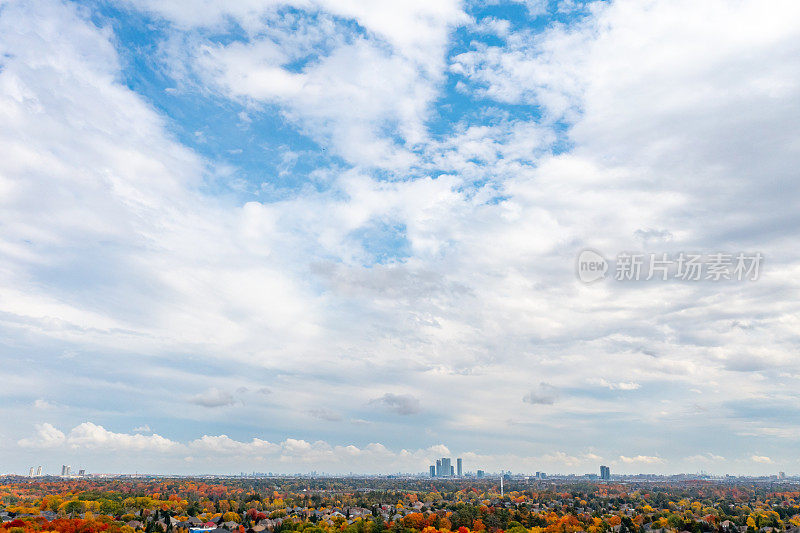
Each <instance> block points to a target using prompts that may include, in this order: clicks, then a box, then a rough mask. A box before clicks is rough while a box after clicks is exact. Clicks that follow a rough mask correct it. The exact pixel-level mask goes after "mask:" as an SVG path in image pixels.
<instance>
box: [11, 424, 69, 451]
mask: <svg viewBox="0 0 800 533" xmlns="http://www.w3.org/2000/svg"><path fill="white" fill-rule="evenodd" d="M66 439H67V438H66V435H64V433H63V432H62V431H61V430H59V429H56V428H55V427H54V426H53V425H52V424H48V423H47V422H45V423H43V424H36V435H34V436H33V437H27V438H24V439H20V440H19V442H18V444H19V445H20V446H22V447H24V448H53V447H56V446H60V445H62V444H64V442H66Z"/></svg>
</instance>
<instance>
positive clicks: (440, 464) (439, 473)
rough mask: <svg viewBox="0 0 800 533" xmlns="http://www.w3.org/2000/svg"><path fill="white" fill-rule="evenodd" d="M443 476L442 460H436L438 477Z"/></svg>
mask: <svg viewBox="0 0 800 533" xmlns="http://www.w3.org/2000/svg"><path fill="white" fill-rule="evenodd" d="M441 475H442V460H441V459H436V477H439V476H441Z"/></svg>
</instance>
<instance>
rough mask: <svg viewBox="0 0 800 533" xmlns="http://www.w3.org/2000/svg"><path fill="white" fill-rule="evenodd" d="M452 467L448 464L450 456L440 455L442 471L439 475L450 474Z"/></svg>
mask: <svg viewBox="0 0 800 533" xmlns="http://www.w3.org/2000/svg"><path fill="white" fill-rule="evenodd" d="M452 470H453V467H452V466H450V458H449V457H442V471H441V473H440V474H439V475H441V476H452V475H453V474H452V473H451V472H452Z"/></svg>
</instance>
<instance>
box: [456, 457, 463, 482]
mask: <svg viewBox="0 0 800 533" xmlns="http://www.w3.org/2000/svg"><path fill="white" fill-rule="evenodd" d="M463 466H464V465H463V464H462V463H461V457H459V458H458V459H456V470H457V471H458V477H461V476H463V475H464V468H463Z"/></svg>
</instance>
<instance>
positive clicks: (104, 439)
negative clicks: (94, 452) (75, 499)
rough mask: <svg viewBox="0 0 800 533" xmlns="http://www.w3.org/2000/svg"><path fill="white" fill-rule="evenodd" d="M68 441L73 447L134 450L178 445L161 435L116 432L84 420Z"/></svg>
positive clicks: (164, 449)
mask: <svg viewBox="0 0 800 533" xmlns="http://www.w3.org/2000/svg"><path fill="white" fill-rule="evenodd" d="M66 442H67V444H68V445H69V446H71V447H72V448H89V449H92V448H102V449H106V450H132V451H145V450H149V451H168V450H171V449H174V448H176V447H177V446H178V444H177V443H176V442H174V441H171V440H169V439H166V438H164V437H162V436H161V435H157V434H153V435H141V434H134V435H131V434H128V433H114V432H113V431H109V430H107V429H106V428H104V427H103V426H98V425H97V424H93V423H91V422H84V423H82V424H80V425H78V426H75V427H74V428H72V430H70V432H69V435H68V436H67V441H66Z"/></svg>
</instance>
